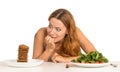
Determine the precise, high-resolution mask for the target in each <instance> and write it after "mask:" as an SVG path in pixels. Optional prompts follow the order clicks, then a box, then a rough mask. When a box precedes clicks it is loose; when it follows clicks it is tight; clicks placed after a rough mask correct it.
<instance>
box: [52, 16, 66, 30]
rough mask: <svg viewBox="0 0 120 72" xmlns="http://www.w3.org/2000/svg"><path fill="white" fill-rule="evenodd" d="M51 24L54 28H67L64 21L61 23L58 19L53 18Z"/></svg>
mask: <svg viewBox="0 0 120 72" xmlns="http://www.w3.org/2000/svg"><path fill="white" fill-rule="evenodd" d="M50 24H52V26H53V27H60V28H66V27H65V25H64V24H63V23H62V21H60V20H58V19H56V18H51V19H50Z"/></svg>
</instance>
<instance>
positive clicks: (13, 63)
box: [5, 59, 43, 67]
mask: <svg viewBox="0 0 120 72" xmlns="http://www.w3.org/2000/svg"><path fill="white" fill-rule="evenodd" d="M5 63H6V64H7V65H8V66H11V67H34V66H38V65H40V64H41V63H43V60H38V59H31V60H28V62H17V60H6V61H5Z"/></svg>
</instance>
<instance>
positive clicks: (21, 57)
mask: <svg viewBox="0 0 120 72" xmlns="http://www.w3.org/2000/svg"><path fill="white" fill-rule="evenodd" d="M28 50H29V47H28V46H26V45H24V44H21V45H19V49H18V60H17V62H27V61H28Z"/></svg>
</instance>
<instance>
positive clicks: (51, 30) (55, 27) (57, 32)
mask: <svg viewBox="0 0 120 72" xmlns="http://www.w3.org/2000/svg"><path fill="white" fill-rule="evenodd" d="M47 33H48V35H49V36H50V37H51V38H53V39H54V42H55V43H56V42H59V41H62V40H63V39H64V37H65V35H66V34H67V29H66V27H65V25H64V24H63V23H62V22H61V21H60V20H58V19H56V18H51V19H50V21H49V26H48V28H47Z"/></svg>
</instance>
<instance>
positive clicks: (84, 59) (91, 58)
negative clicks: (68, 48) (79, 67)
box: [71, 51, 108, 63]
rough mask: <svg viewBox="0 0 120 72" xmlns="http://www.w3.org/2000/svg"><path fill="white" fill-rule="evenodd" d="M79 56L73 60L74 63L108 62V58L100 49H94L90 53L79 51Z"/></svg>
mask: <svg viewBox="0 0 120 72" xmlns="http://www.w3.org/2000/svg"><path fill="white" fill-rule="evenodd" d="M79 56H80V57H79V58H77V59H74V60H72V61H71V62H74V63H108V59H107V58H106V57H105V56H103V55H102V53H99V52H98V51H92V52H90V53H88V54H83V53H81V52H80V53H79Z"/></svg>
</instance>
